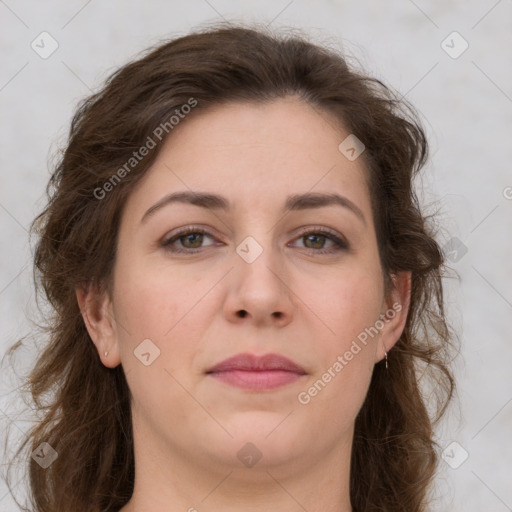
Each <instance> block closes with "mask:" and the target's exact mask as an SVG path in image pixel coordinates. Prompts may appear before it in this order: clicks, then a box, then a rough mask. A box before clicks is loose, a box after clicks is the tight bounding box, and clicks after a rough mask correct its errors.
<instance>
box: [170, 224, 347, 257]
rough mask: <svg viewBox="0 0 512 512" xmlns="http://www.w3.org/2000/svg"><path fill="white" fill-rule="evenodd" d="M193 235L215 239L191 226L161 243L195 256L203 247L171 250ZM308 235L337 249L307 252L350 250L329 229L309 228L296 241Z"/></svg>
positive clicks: (200, 229)
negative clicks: (174, 245)
mask: <svg viewBox="0 0 512 512" xmlns="http://www.w3.org/2000/svg"><path fill="white" fill-rule="evenodd" d="M191 234H201V235H207V236H208V237H210V238H212V239H213V238H214V237H213V236H212V235H211V233H209V232H208V231H206V230H204V229H202V228H199V227H197V228H196V227H194V226H189V227H188V228H185V229H183V230H182V231H180V232H179V233H176V235H174V236H173V237H172V238H169V239H168V240H165V241H163V242H162V243H161V246H162V247H163V248H164V249H165V250H166V251H169V252H172V253H183V254H185V253H187V254H195V253H197V252H199V251H201V249H202V247H200V248H195V249H189V248H187V249H177V248H176V247H173V248H171V245H172V244H173V243H174V242H176V241H178V240H179V239H180V238H183V237H185V236H187V235H191ZM308 235H321V236H326V238H327V239H329V240H331V241H332V242H334V243H335V244H336V245H337V247H334V248H331V249H310V248H308V247H306V248H305V250H307V251H311V252H313V253H315V254H333V253H336V252H339V251H344V250H348V249H349V245H348V243H347V242H345V240H343V239H342V238H340V237H339V236H338V235H337V234H336V233H335V232H334V231H331V230H329V229H327V228H314V227H313V228H309V229H308V230H305V231H303V232H302V233H301V234H300V235H299V236H298V237H297V238H295V240H299V239H301V238H304V237H306V236H308Z"/></svg>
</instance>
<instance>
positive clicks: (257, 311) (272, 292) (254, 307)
mask: <svg viewBox="0 0 512 512" xmlns="http://www.w3.org/2000/svg"><path fill="white" fill-rule="evenodd" d="M258 245H259V244H258ZM259 247H261V246H259ZM247 248H249V250H248V251H246V253H244V252H243V250H244V249H247ZM261 249H263V247H261V248H260V249H258V247H255V246H254V245H252V246H251V241H249V243H248V244H247V245H244V243H242V244H240V246H239V247H238V251H237V254H235V256H234V257H235V267H234V268H233V270H232V271H231V272H230V277H229V279H230V290H229V295H228V297H227V300H226V302H225V314H226V316H227V318H229V320H230V321H231V322H235V323H237V322H250V323H252V324H254V326H260V327H261V326H279V327H284V326H285V325H287V324H289V323H290V322H291V320H292V316H293V311H294V307H295V300H296V299H295V297H294V295H293V292H292V283H291V282H290V281H291V278H290V275H289V273H287V271H286V268H285V265H284V262H283V260H282V258H281V257H280V255H279V254H277V251H275V250H274V249H272V248H271V247H270V246H269V245H267V246H265V248H264V249H263V250H262V251H261ZM251 251H252V254H250V253H251ZM255 251H256V252H255ZM247 254H249V255H250V256H249V257H247ZM255 256H256V257H255ZM253 258H254V259H253Z"/></svg>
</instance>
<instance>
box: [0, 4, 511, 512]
mask: <svg viewBox="0 0 512 512" xmlns="http://www.w3.org/2000/svg"><path fill="white" fill-rule="evenodd" d="M222 18H225V19H227V20H231V21H245V22H251V21H257V22H260V23H262V24H271V26H272V27H276V28H278V27H281V26H286V27H298V28H301V29H304V30H305V31H306V32H308V33H309V34H311V35H312V36H313V38H314V39H315V40H316V41H318V42H320V43H327V44H329V45H331V46H332V47H335V48H338V49H341V50H343V51H345V52H346V53H348V54H349V55H351V56H353V57H355V58H357V59H358V61H359V62H360V63H361V64H362V65H363V66H364V68H365V69H366V70H367V71H369V72H371V73H372V74H373V75H375V76H377V77H379V78H381V79H383V80H384V81H385V82H386V83H388V84H390V85H392V86H393V87H394V88H395V89H398V90H399V91H400V92H401V93H402V94H404V95H406V97H407V99H409V100H410V101H411V102H412V103H413V104H414V105H415V107H416V108H417V109H419V110H420V112H421V114H422V118H423V122H424V125H425V127H426V129H427V133H428V136H429V139H430V144H431V149H432V156H431V160H430V162H429V164H428V165H427V166H426V168H425V170H424V176H423V178H422V181H421V182H420V183H418V185H420V186H421V193H420V198H421V200H422V202H423V203H424V204H425V209H426V211H428V212H433V211H435V210H436V209H438V208H439V209H440V210H439V216H438V222H439V224H440V226H441V229H440V232H439V237H438V238H439V241H440V243H441V244H442V245H443V247H446V244H452V245H451V246H450V247H451V248H455V249H457V251H456V252H452V253H451V258H452V259H453V261H452V262H451V267H452V268H453V272H452V275H453V276H454V277H452V278H450V279H446V280H445V286H446V294H447V295H446V303H447V308H448V313H449V319H450V322H451V324H452V326H453V328H454V329H456V330H457V331H458V332H459V337H460V341H461V346H462V352H461V356H460V357H459V358H458V360H457V363H456V376H457V382H458V388H459V392H458V401H457V402H456V403H455V404H454V405H453V406H452V407H451V409H450V413H449V415H448V416H447V418H446V420H445V421H444V422H443V424H442V425H440V426H439V428H438V429H437V436H438V440H439V443H440V444H441V446H442V447H443V448H446V450H445V454H446V462H442V470H441V472H440V473H439V476H438V478H437V485H436V495H437V500H436V504H435V506H434V510H439V511H441V510H442V511H462V510H464V511H465V512H472V511H481V510H486V511H496V512H501V511H506V510H512V489H511V486H510V483H511V480H510V478H511V474H512V471H511V463H510V461H511V460H512V443H511V435H510V432H511V429H510V426H511V423H512V422H511V419H512V385H511V384H512V375H511V372H510V363H511V361H512V357H511V356H512V343H511V337H510V332H511V328H512V315H511V312H512V309H511V308H512V291H511V290H512V286H511V285H512V250H511V249H512V247H511V245H512V244H511V241H510V239H511V237H510V234H511V233H512V215H511V213H512V173H511V170H510V169H511V164H510V162H512V150H511V148H512V144H511V143H510V134H511V125H512V66H510V62H512V59H511V54H512V44H511V43H512V41H511V40H512V2H511V0H498V1H496V0H489V1H487V0H486V1H474V2H455V1H448V2H433V1H431V2H427V1H420V0H416V1H414V2H413V1H410V0H393V1H387V2H377V1H367V0H365V1H358V2H356V1H344V0H322V1H316V2H312V1H305V0H292V1H290V0H275V1H258V2H256V1H244V2H236V1H234V0H208V1H206V0H190V1H187V2H185V1H167V2H166V1H164V0H158V1H156V0H155V1H152V2H148V1H146V2H143V1H141V0H137V1H131V2H126V1H125V2H121V1H119V0H117V1H112V0H107V1H99V0H92V1H86V0H83V1H63V0H61V1H47V2H41V1H25V0H20V1H15V0H0V23H1V25H0V41H1V46H0V48H1V50H0V59H1V75H0V105H1V116H2V117H1V119H2V122H1V124H0V138H1V141H2V150H1V151H0V169H1V175H0V176H1V178H0V179H1V189H0V228H1V240H2V244H1V267H0V315H1V316H0V318H1V330H2V335H1V337H0V352H1V354H2V355H3V353H4V352H5V350H6V349H7V348H8V347H9V346H10V345H12V344H13V343H14V342H15V341H17V340H18V339H19V338H20V337H22V336H24V335H26V334H28V333H29V332H30V331H31V329H32V325H31V323H30V320H29V318H32V319H37V312H36V309H35V303H34V292H33V287H32V281H31V279H32V278H31V252H30V244H29V240H28V235H27V229H28V226H29V224H30V222H31V220H32V219H33V218H34V216H35V215H36V214H37V213H38V212H39V211H40V210H41V208H42V207H43V206H44V187H45V186H46V183H47V181H48V177H49V170H48V165H49V163H50V164H51V155H52V154H53V152H54V151H55V150H56V148H57V147H58V146H59V145H61V144H62V143H63V142H64V141H65V136H66V134H67V130H68V127H69V122H70V119H71V115H72V113H73V111H74V108H75V106H76V103H77V101H78V100H79V99H81V98H82V97H84V96H85V95H88V94H90V93H91V92H92V91H94V90H96V88H97V87H98V86H100V85H101V83H102V81H103V80H104V79H105V78H106V76H107V75H108V74H109V73H110V72H112V71H113V70H115V69H116V68H117V67H118V66H120V65H122V64H124V63H125V62H126V61H127V60H128V59H130V58H132V57H134V56H135V55H136V54H137V53H138V52H140V51H142V50H143V49H145V48H146V47H148V46H149V45H152V44H156V43H157V42H158V41H159V40H160V39H162V38H169V37H173V36H178V35H184V34H185V33H187V32H188V31H189V30H190V29H191V28H194V27H198V26H200V25H204V24H205V23H210V22H215V21H220V20H221V19H222ZM43 31H47V32H48V33H49V34H51V36H52V37H53V38H54V39H55V40H56V41H57V43H58V45H59V46H58V48H57V50H56V51H55V52H54V53H53V54H52V55H50V56H49V57H48V58H46V59H43V58H41V56H40V55H38V53H36V52H35V51H34V50H33V49H32V47H31V43H32V41H35V43H34V44H39V45H40V46H42V43H41V42H40V40H41V37H43V36H39V35H40V34H41V32H43ZM453 31H457V32H458V33H459V34H460V35H461V36H462V38H463V40H462V39H460V38H459V39H458V36H453V35H451V36H450V34H452V32H453ZM464 40H465V41H466V42H467V44H469V47H468V48H467V50H466V51H464V52H463V53H462V54H460V55H458V53H460V51H461V50H462V49H463V48H464V46H465V43H464ZM443 41H445V42H444V43H443ZM38 42H39V43H38ZM45 48H46V49H48V48H49V40H47V41H46V43H45ZM445 50H446V51H445ZM447 51H448V53H447ZM449 53H451V55H449ZM454 57H456V58H454ZM507 63H508V64H507ZM453 244H455V245H453ZM461 244H463V245H461ZM466 250H467V252H465V251H466ZM457 276H458V277H457ZM43 341H44V340H42V339H41V338H37V337H36V338H34V339H28V340H27V341H26V342H25V345H24V346H23V347H22V349H21V350H20V351H19V353H18V355H17V357H16V359H15V360H14V361H13V363H14V365H10V364H8V362H5V361H4V365H3V366H2V378H1V381H0V385H1V389H0V427H1V429H2V430H1V431H2V432H3V430H4V429H5V428H7V426H10V428H11V431H12V433H13V436H14V437H13V438H12V439H11V440H10V441H9V443H8V445H7V454H4V459H5V457H6V455H8V454H9V450H12V448H13V447H14V441H15V439H16V435H18V436H19V435H21V433H22V432H23V431H24V430H26V429H27V428H28V426H29V424H30V416H27V414H26V413H23V411H22V408H21V405H22V404H21V401H20V399H19V396H18V395H16V393H15V392H13V386H14V385H16V384H17V383H18V380H17V379H16V377H15V374H14V373H13V372H14V369H15V371H16V372H18V373H22V372H23V371H25V370H27V369H28V368H29V366H30V363H31V362H33V360H34V357H35V354H36V348H35V347H34V345H35V346H37V345H38V344H39V345H41V343H42V342H43ZM13 366H15V368H14V369H13ZM453 442H456V443H457V444H455V445H451V443H453ZM450 445H451V446H450ZM466 452H467V454H468V458H467V459H466V460H464V461H463V459H464V457H465V456H466ZM462 461H463V462H462ZM448 462H449V463H448ZM461 462H462V463H461ZM452 466H453V467H452ZM13 483H17V487H16V490H17V492H20V493H21V494H23V489H24V486H25V479H24V478H23V476H22V474H21V473H19V476H18V478H17V479H16V481H15V482H13ZM6 493H7V488H6V487H5V485H4V484H3V483H0V510H2V511H11V510H13V511H14V510H16V509H15V507H14V505H13V502H12V501H11V498H10V497H9V496H8V495H6Z"/></svg>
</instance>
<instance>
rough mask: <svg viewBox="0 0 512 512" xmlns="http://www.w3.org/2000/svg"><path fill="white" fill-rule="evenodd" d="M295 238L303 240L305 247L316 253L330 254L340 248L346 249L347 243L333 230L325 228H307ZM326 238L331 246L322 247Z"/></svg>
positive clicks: (340, 249)
mask: <svg viewBox="0 0 512 512" xmlns="http://www.w3.org/2000/svg"><path fill="white" fill-rule="evenodd" d="M297 240H304V242H305V245H306V247H305V248H306V249H308V250H310V251H313V252H314V253H317V254H332V253H335V252H338V251H342V250H348V249H349V245H348V243H347V242H346V241H345V240H343V239H342V238H341V237H340V236H338V234H337V233H336V232H334V231H331V230H330V229H327V228H309V229H308V230H307V231H303V232H302V233H301V235H300V237H299V238H297ZM326 240H328V241H330V242H331V244H332V245H333V246H331V248H330V249H329V248H327V249H326V248H324V245H325V241H326Z"/></svg>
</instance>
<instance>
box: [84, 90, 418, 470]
mask: <svg viewBox="0 0 512 512" xmlns="http://www.w3.org/2000/svg"><path fill="white" fill-rule="evenodd" d="M347 136H349V133H348V132H346V133H343V132H341V131H340V129H339V128H338V127H337V126H336V124H335V122H334V120H333V119H332V118H330V117H329V116H328V115H327V114H325V113H322V112H319V111H317V110H316V109H313V108H312V107H310V106H308V105H307V104H305V103H303V102H301V101H300V100H298V99H296V98H287V99H280V100H276V101H273V102H270V103H266V104H259V105H256V104H240V103H239V104H234V103H233V104H229V105H224V106H220V107H217V108H215V109H212V110H210V111H208V112H206V113H202V114H200V115H197V116H195V117H190V118H189V119H185V120H184V121H183V122H182V124H181V125H179V126H178V127H176V128H175V129H174V131H173V133H171V136H170V137H169V139H168V140H167V141H166V142H165V144H164V146H163V147H162V150H161V152H160V154H159V156H158V158H157V160H156V161H155V163H154V165H153V166H152V168H151V169H150V170H149V171H148V172H147V174H146V175H145V176H144V178H143V179H142V181H141V182H139V184H138V185H137V188H136V189H135V190H134V191H133V193H132V194H131V195H130V197H129V199H128V201H127V203H126V205H125V208H124V211H123V216H122V221H121V226H120V232H119V239H118V247H117V259H116V263H115V269H114V288H113V295H112V302H108V300H107V299H105V300H107V302H105V305H106V306H107V308H108V311H110V314H109V315H106V316H105V318H104V319H103V320H102V321H101V322H100V323H99V329H98V330H97V331H94V333H93V339H94V342H95V343H96V345H97V346H98V350H99V351H100V356H101V358H102V361H103V362H104V364H105V365H107V366H111V367H113V366H116V365H117V364H119V363H121V364H122V366H123V368H124V371H125V373H126V377H127V381H128V384H129V387H130V390H131V393H132V416H133V418H132V421H133V425H134V431H135V436H136V449H138V453H141V454H142V452H144V453H145V454H146V455H145V456H147V457H150V456H152V457H157V458H161V457H169V458H172V460H174V461H177V462H176V463H177V464H179V462H178V461H182V462H183V463H184V464H185V463H190V462H194V463H197V464H202V465H203V467H204V466H217V467H218V468H224V467H231V468H233V467H236V468H238V469H239V470H240V471H244V470H246V469H247V468H250V467H252V466H254V467H255V468H258V467H260V468H267V469H268V468H270V467H274V468H275V469H276V471H277V472H278V470H279V468H280V467H283V466H280V465H281V464H284V463H287V464H288V463H290V462H293V464H289V467H292V466H293V468H296V470H297V471H299V470H300V468H301V467H302V464H304V465H311V464H313V463H315V461H318V460H320V459H321V458H323V459H324V460H325V457H327V456H328V454H334V455H336V454H338V455H339V454H340V453H342V451H345V452H346V450H347V447H348V446H350V445H351V441H352V432H353V425H354V420H355V418H356V415H357V413H358V411H359V410H360V408H361V406H362V403H363V401H364V398H365V395H366V393H367V390H368V386H369V383H370V378H371V375H372V371H373V368H374V365H375V364H376V363H377V362H378V361H379V360H381V359H382V358H383V357H384V350H387V351H389V350H390V348H391V347H392V345H393V344H394V343H395V342H396V340H397V339H398V337H399V335H400V333H401V331H402V329H403V325H404V322H405V316H406V309H407V307H408V304H407V293H406V292H407V290H406V289H404V290H405V291H402V292H401V295H400V294H395V295H393V296H392V297H391V298H389V297H388V298H387V301H386V299H385V297H384V289H383V275H382V269H381V267H380V262H379V255H378V250H377V241H376V233H375V228H374V225H373V222H372V211H371V206H370V196H369V191H368V188H367V185H366V180H365V170H364V167H363V165H364V164H363V158H362V157H360V158H356V159H355V160H353V158H351V159H349V158H347V157H346V156H345V155H347V154H348V155H349V156H351V157H352V153H353V152H350V151H349V152H348V153H347V151H346V148H345V154H344V153H342V152H341V151H340V149H339V148H338V146H339V145H340V143H341V142H342V141H343V140H344V139H345V138H346V137H347ZM349 141H350V139H349ZM345 144H348V142H346V143H345ZM343 147H345V146H343ZM356 149H357V148H356ZM176 193H181V194H182V196H181V197H182V200H180V201H178V200H174V201H171V197H172V196H171V194H176ZM194 194H196V195H197V198H196V200H194ZM205 195H208V197H206V196H205ZM213 196H215V197H213ZM338 196H339V198H340V199H337V200H336V201H332V200H331V201H327V198H329V197H331V198H332V197H338ZM166 198H167V199H166ZM189 228H190V233H189V234H188V235H186V236H185V235H183V231H184V230H186V229H189ZM203 232H204V233H203ZM338 239H339V242H338ZM339 244H340V245H339ZM400 309H401V310H402V311H401V312H400ZM384 315H387V316H386V318H384ZM112 319H115V322H114V321H112ZM383 319H384V320H383ZM90 332H92V330H91V329H90ZM105 350H108V351H109V355H108V356H107V357H104V354H103V352H104V351H105ZM241 354H242V355H247V354H249V355H253V356H256V359H253V360H251V359H250V358H245V359H244V358H243V357H242V358H240V359H239V360H238V361H237V360H235V361H232V363H231V364H225V365H224V366H220V367H219V366H218V365H219V363H222V362H223V361H225V360H227V359H229V358H233V357H234V356H237V355H241ZM268 354H273V355H274V356H276V357H269V358H268V359H262V360H260V361H258V360H257V357H258V356H264V355H268ZM279 356H281V357H283V358H286V359H288V360H290V361H292V362H293V363H294V364H295V367H294V366H293V365H290V364H289V363H286V362H285V361H283V360H281V359H279ZM251 363H252V365H253V366H251ZM258 365H259V366H258ZM215 366H217V369H218V370H219V371H218V372H214V373H209V372H210V371H211V370H212V369H214V368H215ZM137 439H138V440H143V441H138V442H139V443H140V442H143V443H144V446H137ZM248 443H251V444H248ZM141 456H143V455H141ZM260 457H261V458H260ZM253 470H254V469H253ZM294 470H295V469H294ZM276 474H278V473H276Z"/></svg>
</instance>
